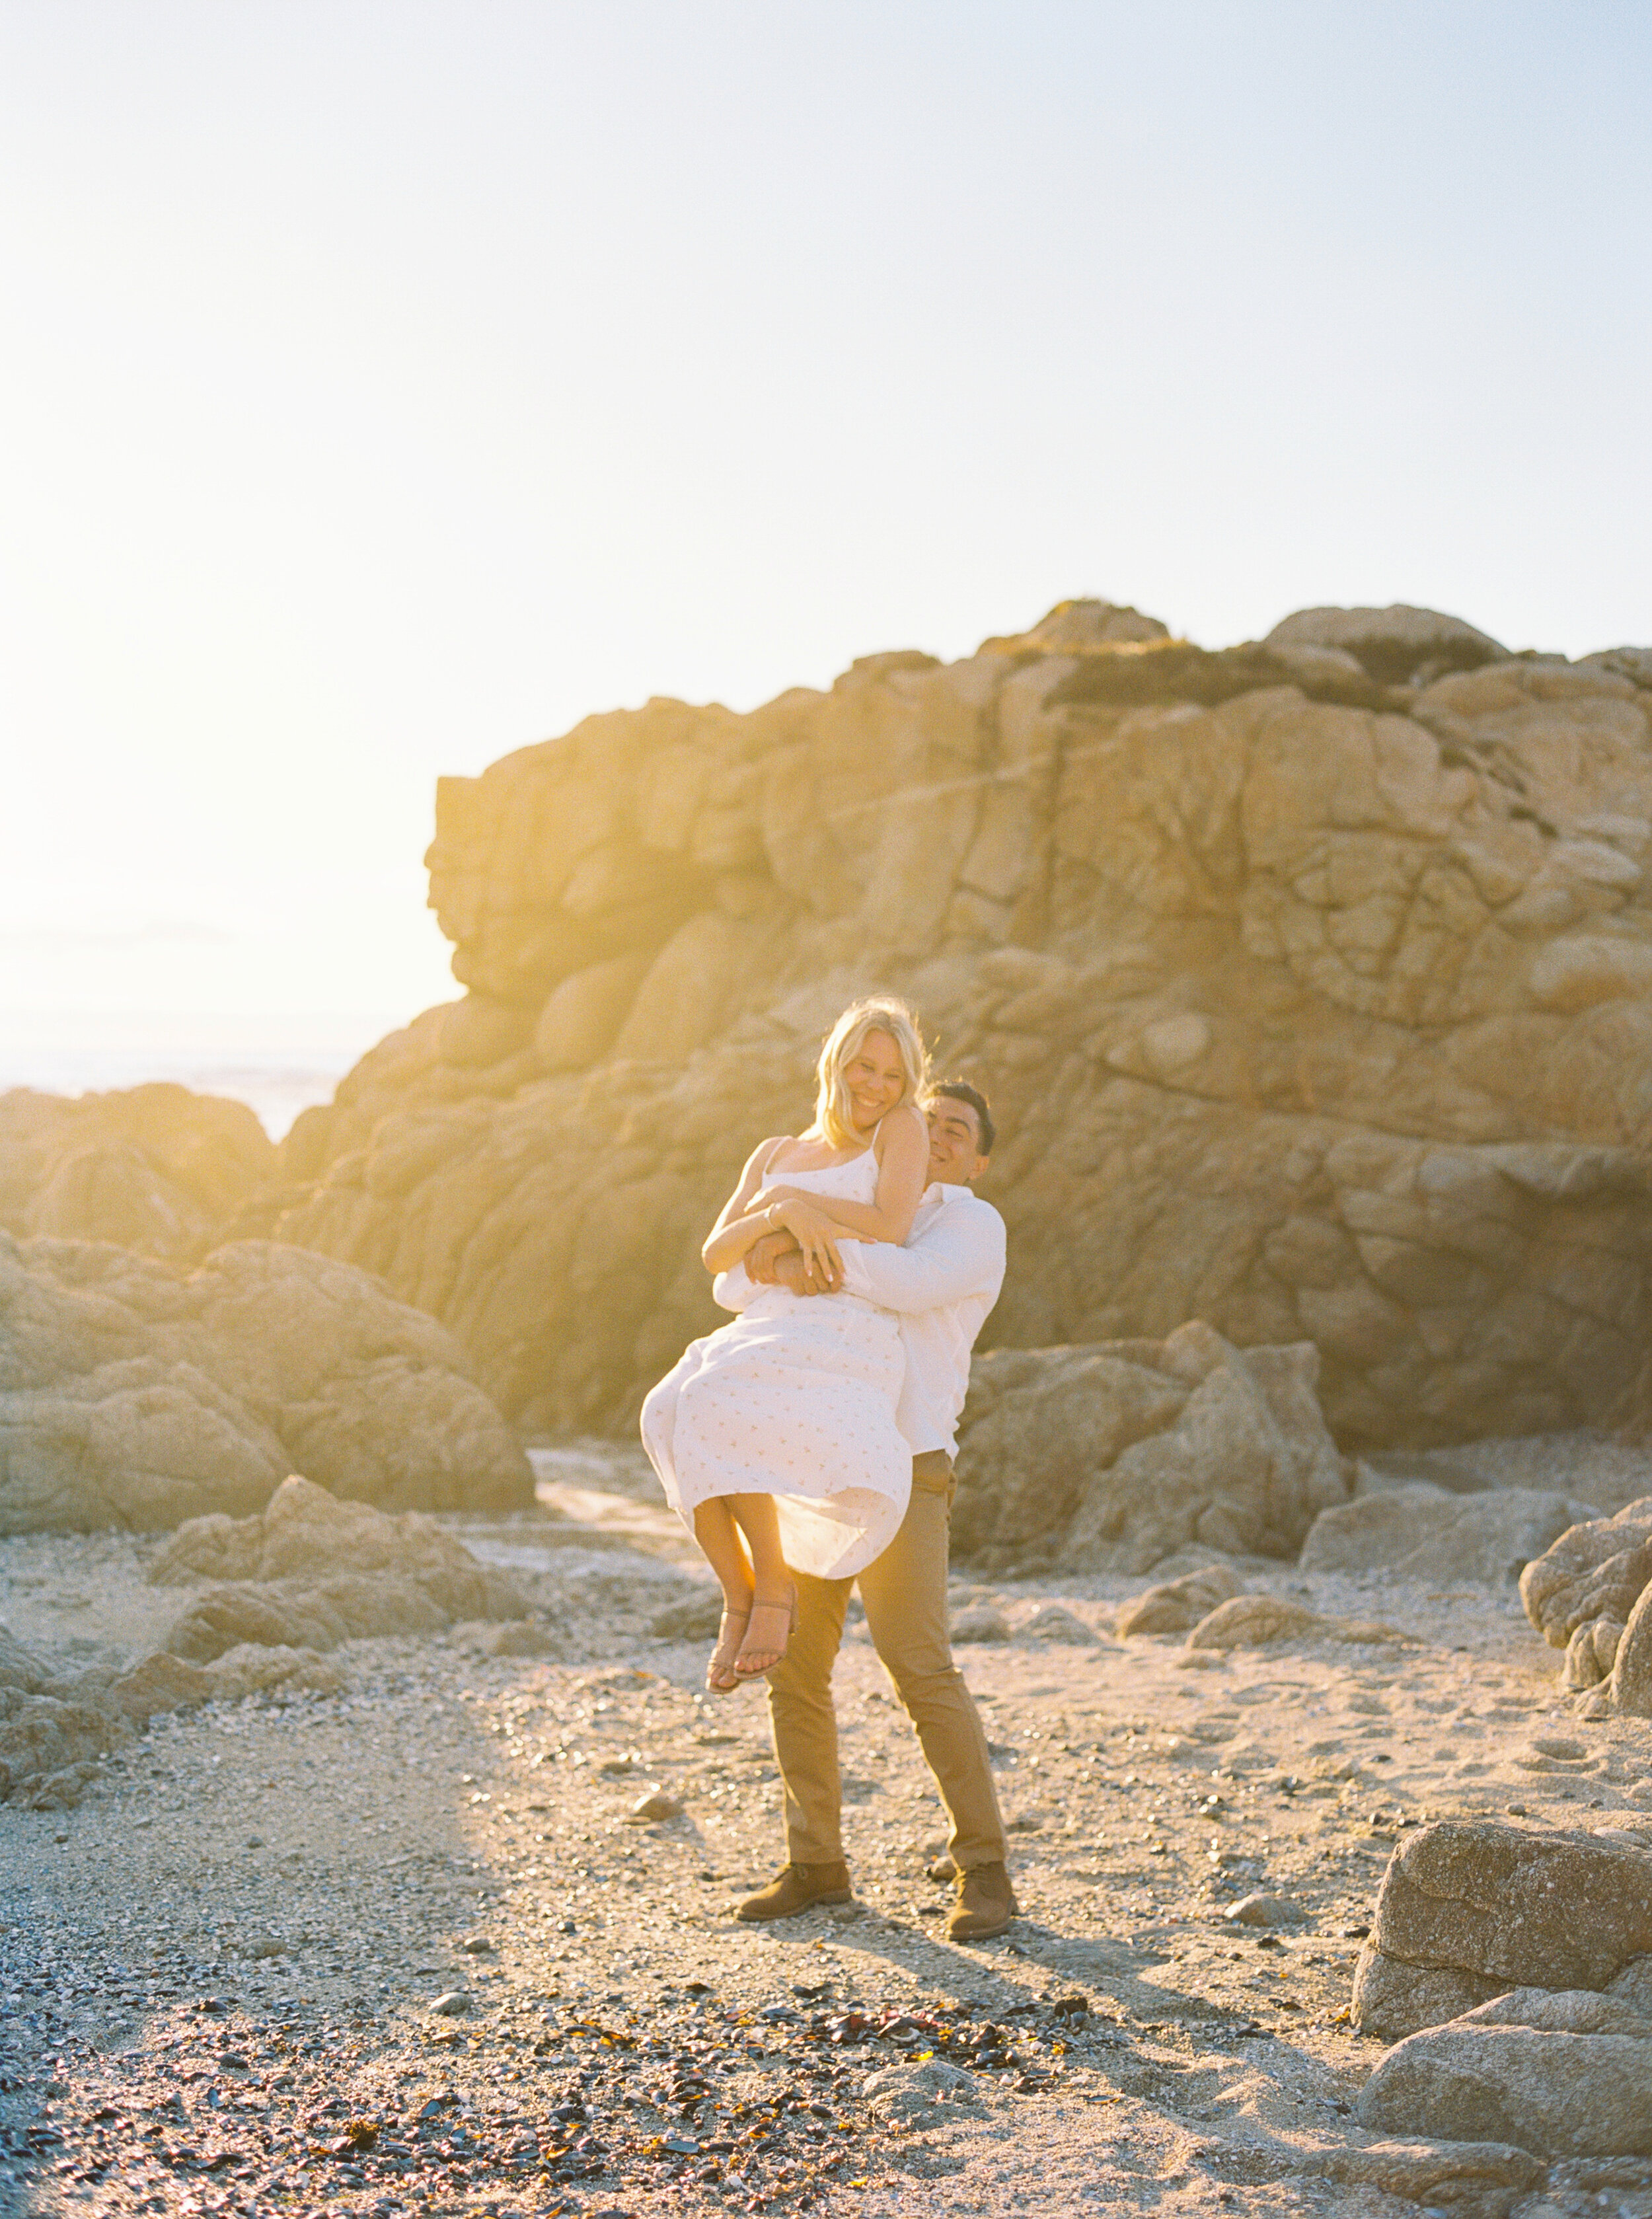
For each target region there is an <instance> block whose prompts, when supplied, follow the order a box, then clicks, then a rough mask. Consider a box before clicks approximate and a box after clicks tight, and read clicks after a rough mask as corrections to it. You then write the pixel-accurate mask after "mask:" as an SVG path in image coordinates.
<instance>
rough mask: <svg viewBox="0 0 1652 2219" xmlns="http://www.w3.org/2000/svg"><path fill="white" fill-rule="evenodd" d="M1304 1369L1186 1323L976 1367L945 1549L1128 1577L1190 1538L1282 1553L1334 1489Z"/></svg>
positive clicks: (1289, 1351) (1296, 1351) (1282, 1355)
mask: <svg viewBox="0 0 1652 2219" xmlns="http://www.w3.org/2000/svg"><path fill="white" fill-rule="evenodd" d="M1318 1371H1319V1358H1318V1355H1317V1353H1316V1352H1315V1351H1314V1348H1313V1347H1312V1346H1309V1345H1307V1344H1302V1345H1301V1346H1297V1347H1295V1348H1251V1349H1246V1350H1244V1351H1242V1352H1241V1351H1240V1350H1238V1349H1236V1348H1234V1347H1233V1346H1232V1345H1231V1344H1230V1343H1228V1342H1227V1341H1226V1340H1224V1339H1222V1337H1221V1336H1220V1333H1214V1332H1213V1331H1212V1330H1211V1329H1210V1327H1208V1326H1205V1325H1202V1324H1199V1323H1192V1324H1189V1325H1185V1326H1183V1327H1181V1328H1180V1329H1179V1330H1178V1331H1177V1332H1176V1333H1172V1334H1171V1336H1170V1338H1169V1339H1167V1340H1164V1341H1162V1342H1141V1341H1129V1342H1114V1343H1112V1344H1110V1345H1105V1346H1101V1347H1091V1348H1040V1349H1015V1350H1009V1349H1001V1350H998V1351H997V1352H994V1353H992V1354H991V1355H989V1356H987V1357H984V1358H978V1359H977V1362H976V1364H975V1367H974V1371H973V1374H972V1379H971V1383H970V1395H969V1401H968V1403H967V1405H966V1408H965V1413H964V1419H963V1423H962V1426H961V1427H960V1435H959V1454H958V1497H957V1501H956V1503H955V1505H954V1507H953V1549H954V1551H955V1552H956V1553H957V1554H958V1555H959V1556H960V1557H973V1558H975V1559H977V1560H978V1562H979V1563H982V1564H983V1565H984V1566H985V1567H986V1568H987V1569H992V1568H994V1567H997V1566H1001V1565H1003V1564H1008V1563H1017V1564H1020V1565H1022V1566H1026V1565H1029V1564H1036V1563H1040V1562H1049V1563H1054V1562H1056V1561H1058V1560H1059V1562H1060V1563H1061V1564H1062V1565H1063V1567H1064V1568H1065V1569H1079V1568H1083V1569H1109V1570H1116V1571H1124V1572H1142V1571H1147V1570H1150V1569H1152V1566H1153V1565H1154V1564H1156V1563H1159V1562H1161V1561H1162V1559H1163V1558H1164V1557H1168V1556H1171V1555H1172V1554H1173V1553H1174V1552H1175V1551H1177V1549H1180V1548H1183V1547H1185V1546H1187V1545H1189V1544H1192V1543H1202V1544H1203V1545H1205V1546H1206V1547H1208V1548H1212V1549H1218V1550H1240V1551H1258V1552H1260V1553H1263V1554H1265V1555H1269V1556H1276V1557H1294V1556H1295V1553H1296V1551H1297V1550H1298V1548H1299V1547H1300V1546H1301V1542H1302V1539H1303V1537H1304V1535H1305V1534H1306V1533H1307V1531H1308V1528H1309V1527H1310V1526H1311V1525H1312V1524H1313V1522H1314V1518H1315V1517H1316V1516H1317V1515H1318V1514H1319V1513H1320V1511H1321V1510H1322V1509H1323V1508H1325V1507H1326V1506H1327V1505H1328V1504H1331V1503H1333V1502H1340V1501H1343V1499H1344V1497H1345V1494H1346V1491H1347V1480H1346V1476H1345V1472H1344V1470H1343V1464H1342V1459H1341V1458H1340V1457H1339V1456H1338V1452H1337V1448H1336V1445H1335V1443H1334V1442H1333V1441H1332V1438H1331V1436H1330V1434H1329V1433H1328V1432H1327V1431H1326V1426H1325V1421H1324V1420H1323V1418H1322V1417H1321V1415H1320V1408H1319V1404H1318V1402H1316V1400H1315V1399H1314V1382H1315V1378H1316V1376H1317V1373H1318ZM1206 1607H1207V1608H1208V1607H1209V1606H1208V1605H1207V1606H1206Z"/></svg>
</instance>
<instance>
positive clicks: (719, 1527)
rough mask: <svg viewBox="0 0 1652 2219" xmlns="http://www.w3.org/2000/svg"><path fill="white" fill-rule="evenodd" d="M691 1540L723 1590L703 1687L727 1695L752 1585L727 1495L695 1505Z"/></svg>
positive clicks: (734, 1685)
mask: <svg viewBox="0 0 1652 2219" xmlns="http://www.w3.org/2000/svg"><path fill="white" fill-rule="evenodd" d="M694 1538H695V1539H696V1540H697V1541H698V1542H699V1545H700V1547H701V1548H702V1549H703V1550H704V1551H705V1561H706V1562H707V1563H709V1564H710V1566H711V1569H712V1570H713V1571H714V1572H715V1573H716V1574H717V1585H718V1586H719V1587H720V1588H722V1589H723V1623H722V1625H720V1626H719V1627H718V1628H717V1647H716V1648H715V1649H714V1650H712V1651H711V1659H710V1662H709V1663H707V1665H706V1667H705V1684H706V1686H707V1687H708V1688H711V1691H712V1692H713V1694H718V1695H726V1694H731V1693H732V1691H733V1690H734V1689H735V1688H737V1687H738V1686H739V1685H740V1678H739V1675H738V1674H737V1673H736V1670H735V1669H734V1666H735V1659H736V1656H738V1655H739V1653H740V1644H741V1643H742V1640H743V1639H744V1638H745V1634H746V1630H747V1627H748V1624H749V1622H750V1619H751V1582H752V1575H751V1566H750V1564H749V1563H748V1561H747V1557H746V1551H745V1547H744V1545H743V1544H742V1540H741V1538H740V1528H739V1527H738V1526H736V1523H735V1520H734V1513H733V1511H732V1510H731V1509H730V1505H729V1498H728V1497H727V1496H726V1495H713V1496H712V1497H711V1500H710V1501H708V1502H699V1503H696V1505H695V1506H694Z"/></svg>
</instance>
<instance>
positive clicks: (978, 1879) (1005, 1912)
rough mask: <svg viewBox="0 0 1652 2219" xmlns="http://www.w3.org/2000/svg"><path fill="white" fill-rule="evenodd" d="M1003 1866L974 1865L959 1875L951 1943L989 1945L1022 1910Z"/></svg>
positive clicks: (950, 1926)
mask: <svg viewBox="0 0 1652 2219" xmlns="http://www.w3.org/2000/svg"><path fill="white" fill-rule="evenodd" d="M1020 1909H1021V1905H1019V1904H1018V1903H1017V1902H1016V1900H1015V1889H1014V1888H1013V1887H1011V1886H1010V1885H1009V1871H1008V1868H1006V1867H1005V1866H1003V1865H972V1866H971V1867H970V1868H969V1869H968V1871H967V1872H961V1873H960V1874H959V1875H958V1900H957V1902H956V1903H955V1904H954V1905H953V1912H952V1916H951V1918H949V1919H948V1920H947V1940H948V1941H949V1942H985V1941H988V1940H990V1939H991V1936H993V1935H995V1934H1002V1933H1003V1930H1004V1928H1005V1927H1006V1926H1008V1925H1009V1922H1010V1920H1011V1919H1012V1918H1015V1916H1016V1914H1017V1912H1018V1911H1020Z"/></svg>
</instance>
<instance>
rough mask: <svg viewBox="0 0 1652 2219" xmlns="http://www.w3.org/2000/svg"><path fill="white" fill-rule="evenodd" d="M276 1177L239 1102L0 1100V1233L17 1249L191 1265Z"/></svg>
mask: <svg viewBox="0 0 1652 2219" xmlns="http://www.w3.org/2000/svg"><path fill="white" fill-rule="evenodd" d="M277 1168H278V1159H277V1156H276V1149H275V1147H274V1144H273V1143H272V1142H271V1141H270V1138H269V1135H268V1134H266V1133H265V1131H264V1128H263V1126H262V1125H261V1124H260V1123H259V1122H258V1118H257V1117H256V1116H254V1114H253V1112H252V1110H249V1109H248V1108H247V1106H246V1104H245V1103H244V1102H228V1101H224V1100H220V1099H219V1098H218V1097H215V1096H212V1095H205V1094H192V1093H191V1092H190V1091H189V1089H188V1088H187V1087H183V1086H171V1085H154V1086H134V1087H131V1088H128V1089H127V1090H126V1091H122V1092H118V1093H112V1094H85V1095H81V1096H79V1097H77V1098H74V1099H69V1098H67V1097H65V1096H62V1095H58V1094H36V1093H34V1092H31V1091H29V1090H28V1089H27V1088H22V1087H20V1088H16V1089H15V1090H14V1091H12V1092H10V1093H9V1094H0V1228H4V1229H5V1230H6V1231H7V1232H9V1233H13V1234H16V1235H17V1236H18V1237H19V1238H25V1237H27V1236H28V1235H31V1234H47V1235H49V1236H52V1237H53V1238H55V1239H59V1240H114V1241H118V1242H119V1243H120V1245H121V1246H122V1247H123V1248H135V1249H136V1250H138V1252H140V1254H142V1255H146V1256H177V1257H184V1256H194V1255H195V1254H196V1253H197V1252H199V1250H200V1247H201V1246H202V1242H203V1241H205V1240H208V1237H209V1236H210V1234H211V1233H212V1231H213V1228H214V1227H215V1226H218V1225H220V1224H221V1223H222V1222H223V1221H224V1220H225V1219H226V1218H227V1217H231V1216H233V1215H234V1213H235V1212H236V1211H237V1210H238V1209H240V1208H241V1206H242V1205H243V1204H244V1203H245V1202H246V1201H248V1199H249V1198H250V1197H252V1196H254V1195H257V1194H259V1193H261V1192H263V1191H264V1190H265V1189H266V1188H268V1187H269V1186H270V1183H271V1182H272V1181H273V1180H274V1178H276V1172H277Z"/></svg>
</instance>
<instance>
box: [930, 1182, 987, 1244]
mask: <svg viewBox="0 0 1652 2219" xmlns="http://www.w3.org/2000/svg"><path fill="white" fill-rule="evenodd" d="M943 1192H944V1196H945V1199H944V1201H943V1203H942V1204H941V1208H940V1209H937V1210H936V1211H935V1214H934V1215H933V1216H932V1217H931V1218H930V1221H929V1222H930V1224H931V1225H941V1224H943V1223H944V1222H945V1221H946V1220H947V1218H949V1217H950V1218H951V1219H952V1221H953V1224H954V1225H957V1224H959V1223H960V1222H963V1221H966V1220H967V1221H968V1222H970V1223H971V1224H972V1225H976V1226H978V1227H979V1228H981V1229H982V1230H983V1231H984V1230H986V1228H988V1227H991V1228H993V1229H994V1230H995V1231H996V1232H997V1234H1000V1235H1002V1234H1003V1230H1004V1222H1003V1218H1002V1217H1001V1216H1000V1215H998V1213H997V1210H996V1209H994V1208H993V1206H992V1204H991V1203H990V1202H987V1201H984V1199H983V1197H981V1196H980V1195H978V1194H977V1193H976V1191H975V1190H974V1189H973V1187H967V1186H949V1187H947V1188H945V1189H944V1190H943Z"/></svg>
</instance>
